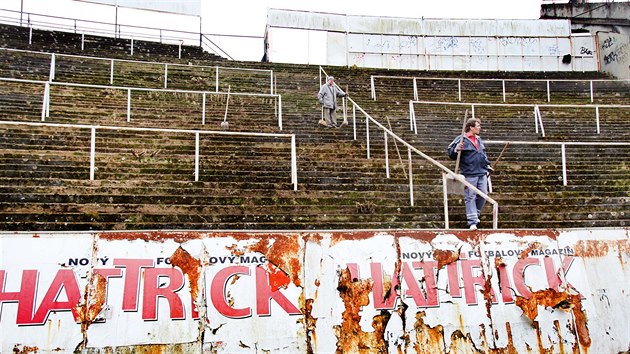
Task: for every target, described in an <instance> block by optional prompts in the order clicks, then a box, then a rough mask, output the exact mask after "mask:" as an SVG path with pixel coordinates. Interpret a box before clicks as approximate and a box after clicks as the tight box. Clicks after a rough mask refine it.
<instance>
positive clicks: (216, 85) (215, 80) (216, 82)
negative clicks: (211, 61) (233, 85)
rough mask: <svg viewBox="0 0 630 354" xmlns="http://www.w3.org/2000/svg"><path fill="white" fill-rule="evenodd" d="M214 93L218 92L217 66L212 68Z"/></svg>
mask: <svg viewBox="0 0 630 354" xmlns="http://www.w3.org/2000/svg"><path fill="white" fill-rule="evenodd" d="M214 92H219V66H218V65H217V66H215V67H214Z"/></svg>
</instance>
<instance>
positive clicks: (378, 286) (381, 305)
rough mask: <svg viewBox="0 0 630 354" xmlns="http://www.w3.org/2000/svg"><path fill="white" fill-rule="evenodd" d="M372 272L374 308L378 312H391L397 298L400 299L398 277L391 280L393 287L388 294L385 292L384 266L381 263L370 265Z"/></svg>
mask: <svg viewBox="0 0 630 354" xmlns="http://www.w3.org/2000/svg"><path fill="white" fill-rule="evenodd" d="M370 271H371V273H372V280H373V281H374V285H373V287H372V297H373V299H374V308H375V309H377V310H381V309H382V310H391V309H393V308H394V306H396V298H398V291H397V290H396V289H398V287H399V285H400V283H399V280H398V277H397V276H396V275H394V276H393V277H392V280H391V286H390V290H389V293H388V294H385V293H384V292H383V290H384V287H383V266H382V265H381V263H380V262H376V263H370Z"/></svg>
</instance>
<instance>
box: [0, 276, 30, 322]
mask: <svg viewBox="0 0 630 354" xmlns="http://www.w3.org/2000/svg"><path fill="white" fill-rule="evenodd" d="M5 275H6V271H4V270H0V287H2V288H0V314H2V304H3V303H5V302H17V303H18V310H17V319H16V321H15V323H16V324H18V325H25V324H30V323H31V320H32V319H33V309H34V307H35V290H36V289H37V277H38V275H39V272H38V271H37V270H33V269H25V270H23V271H22V283H21V285H20V291H14V292H13V291H5V289H4V283H5Z"/></svg>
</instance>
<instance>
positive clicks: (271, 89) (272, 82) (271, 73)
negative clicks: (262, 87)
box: [269, 70, 274, 95]
mask: <svg viewBox="0 0 630 354" xmlns="http://www.w3.org/2000/svg"><path fill="white" fill-rule="evenodd" d="M270 76H271V78H270V80H271V81H270V83H269V91H271V94H272V95H273V84H274V80H273V70H271V72H270Z"/></svg>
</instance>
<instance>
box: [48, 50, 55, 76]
mask: <svg viewBox="0 0 630 354" xmlns="http://www.w3.org/2000/svg"><path fill="white" fill-rule="evenodd" d="M55 58H56V56H55V53H52V55H51V56H50V72H49V75H48V81H51V82H52V81H55V62H56V59H55Z"/></svg>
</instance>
